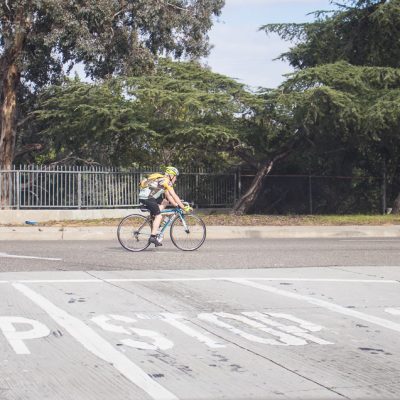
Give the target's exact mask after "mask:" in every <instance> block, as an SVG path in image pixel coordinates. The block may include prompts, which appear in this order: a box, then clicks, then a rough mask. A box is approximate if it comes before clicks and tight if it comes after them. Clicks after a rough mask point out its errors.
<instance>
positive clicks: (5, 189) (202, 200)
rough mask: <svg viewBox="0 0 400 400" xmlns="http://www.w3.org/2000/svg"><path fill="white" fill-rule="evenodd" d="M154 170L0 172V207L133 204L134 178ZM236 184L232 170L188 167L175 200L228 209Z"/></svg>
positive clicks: (44, 168)
mask: <svg viewBox="0 0 400 400" xmlns="http://www.w3.org/2000/svg"><path fill="white" fill-rule="evenodd" d="M154 170H157V169H154ZM154 170H150V169H141V170H129V171H124V170H119V169H114V168H104V167H70V166H55V167H49V166H36V165H29V166H19V167H14V168H13V169H12V170H0V207H2V208H15V209H48V208H59V209H88V208H92V209H93V208H124V207H131V206H132V205H135V204H138V203H139V199H138V186H139V182H140V180H141V179H143V177H145V176H146V175H147V174H148V173H150V172H154ZM236 188H237V183H236V174H233V173H230V174H214V173H208V172H202V171H193V172H186V173H183V174H181V176H180V177H179V180H178V184H177V189H176V190H177V193H178V194H179V196H180V197H181V198H183V199H185V200H186V201H190V202H193V203H194V204H195V205H196V206H199V207H230V206H232V205H233V204H234V202H235V201H236V199H237V189H236Z"/></svg>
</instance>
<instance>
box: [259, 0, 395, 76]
mask: <svg viewBox="0 0 400 400" xmlns="http://www.w3.org/2000/svg"><path fill="white" fill-rule="evenodd" d="M332 3H333V4H334V5H335V6H338V4H337V3H335V2H333V1H332ZM315 15H316V20H315V21H314V22H311V23H304V24H292V23H286V24H268V25H265V26H263V27H261V28H260V29H262V30H265V31H266V32H267V33H277V34H278V35H279V36H281V37H282V38H283V39H285V40H289V41H297V44H296V45H295V46H294V47H293V48H291V49H290V50H289V51H288V52H286V53H284V54H282V55H281V56H280V58H282V59H286V60H288V61H289V63H290V64H291V65H292V66H293V67H295V68H300V69H302V68H307V67H314V66H316V65H320V64H328V63H334V62H336V61H339V60H343V61H347V62H349V63H351V64H353V65H369V66H388V67H400V41H399V40H397V39H396V38H398V37H399V35H400V0H390V1H389V0H359V1H349V0H348V1H345V2H344V4H339V8H336V9H335V10H334V11H330V12H329V11H326V12H324V11H318V12H316V13H315Z"/></svg>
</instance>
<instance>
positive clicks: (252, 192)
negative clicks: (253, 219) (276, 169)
mask: <svg viewBox="0 0 400 400" xmlns="http://www.w3.org/2000/svg"><path fill="white" fill-rule="evenodd" d="M272 165H273V161H269V162H267V163H265V164H264V165H263V166H262V167H261V168H259V170H258V171H257V174H256V176H255V177H254V179H253V182H252V183H251V185H250V188H249V189H248V190H247V192H246V193H245V194H244V195H243V196H242V197H241V198H240V199H239V200H238V202H237V203H236V204H235V206H234V207H233V213H234V214H236V215H243V214H246V213H248V212H249V211H250V209H251V208H252V207H253V205H254V203H255V201H256V200H257V197H258V195H259V193H260V191H261V189H262V184H263V181H264V178H265V177H266V176H267V175H268V174H269V171H270V170H271V168H272Z"/></svg>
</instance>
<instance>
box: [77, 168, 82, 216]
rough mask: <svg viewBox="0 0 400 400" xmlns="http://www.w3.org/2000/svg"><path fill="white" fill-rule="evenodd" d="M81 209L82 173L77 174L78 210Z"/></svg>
mask: <svg viewBox="0 0 400 400" xmlns="http://www.w3.org/2000/svg"><path fill="white" fill-rule="evenodd" d="M81 207H82V173H81V172H78V209H79V210H80V209H81Z"/></svg>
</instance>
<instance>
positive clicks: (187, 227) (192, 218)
mask: <svg viewBox="0 0 400 400" xmlns="http://www.w3.org/2000/svg"><path fill="white" fill-rule="evenodd" d="M170 234H171V240H172V243H173V244H174V245H175V246H176V247H177V248H178V249H180V250H183V251H193V250H197V249H198V248H199V247H200V246H201V245H202V244H203V243H204V241H205V240H206V225H205V224H204V222H203V220H202V219H201V218H199V217H197V216H196V215H192V214H185V215H182V216H179V215H178V216H177V217H176V218H175V220H174V221H173V222H172V225H171V231H170Z"/></svg>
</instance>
